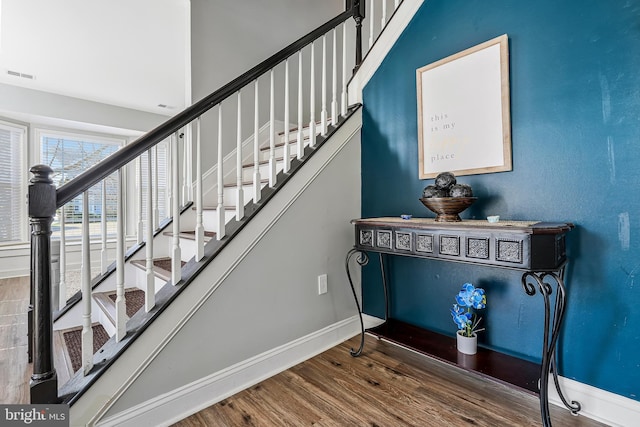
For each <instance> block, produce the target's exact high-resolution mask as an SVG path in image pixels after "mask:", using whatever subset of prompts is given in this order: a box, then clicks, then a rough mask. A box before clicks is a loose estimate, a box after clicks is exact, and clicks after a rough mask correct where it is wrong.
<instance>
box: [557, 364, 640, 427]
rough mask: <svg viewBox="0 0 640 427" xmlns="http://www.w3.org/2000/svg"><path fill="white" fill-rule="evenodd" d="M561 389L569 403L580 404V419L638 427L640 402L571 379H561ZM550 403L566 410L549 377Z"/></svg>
mask: <svg viewBox="0 0 640 427" xmlns="http://www.w3.org/2000/svg"><path fill="white" fill-rule="evenodd" d="M558 379H559V381H560V387H562V392H563V393H564V396H565V398H566V399H567V401H569V402H571V401H572V400H575V401H577V402H580V405H581V407H582V409H581V410H580V412H579V413H578V416H579V417H587V418H591V419H594V420H596V421H599V422H601V423H604V424H606V425H608V426H612V427H631V426H637V425H638V420H640V402H638V401H636V400H633V399H629V398H627V397H623V396H620V395H618V394H614V393H611V392H608V391H605V390H601V389H599V388H596V387H592V386H590V385H587V384H583V383H580V382H578V381H574V380H572V379H569V378H564V377H559V378H558ZM549 402H550V403H552V404H554V405H557V406H560V407H562V408H564V405H563V404H562V401H561V400H560V396H558V392H557V391H556V388H555V386H554V385H553V377H552V376H551V375H549Z"/></svg>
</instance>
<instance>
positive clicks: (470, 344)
mask: <svg viewBox="0 0 640 427" xmlns="http://www.w3.org/2000/svg"><path fill="white" fill-rule="evenodd" d="M456 340H457V347H458V351H459V352H460V353H464V354H476V353H477V352H478V336H477V335H476V334H475V333H474V334H473V336H471V337H465V336H464V335H462V331H458V333H457V334H456Z"/></svg>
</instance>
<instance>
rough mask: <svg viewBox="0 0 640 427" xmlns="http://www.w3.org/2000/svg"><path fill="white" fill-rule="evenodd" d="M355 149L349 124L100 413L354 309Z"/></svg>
mask: <svg viewBox="0 0 640 427" xmlns="http://www.w3.org/2000/svg"><path fill="white" fill-rule="evenodd" d="M325 148H328V147H323V148H322V149H325ZM359 159H360V135H359V133H358V134H356V135H355V136H354V137H353V138H351V140H350V142H349V143H348V144H347V145H346V146H345V147H344V148H343V149H342V151H341V152H340V153H339V154H338V156H336V157H335V158H334V159H333V160H331V162H330V163H329V164H328V166H327V167H326V168H325V169H324V170H323V171H322V172H321V173H320V174H319V175H318V176H317V178H315V180H314V181H313V182H312V183H311V184H310V186H309V187H308V188H307V189H306V190H305V191H304V192H303V193H302V194H301V195H300V197H299V198H298V199H297V200H295V202H294V203H293V204H292V205H291V206H290V207H289V208H288V209H287V210H286V211H285V212H284V214H283V216H282V217H281V218H280V219H279V220H278V222H276V223H275V225H274V226H273V227H272V228H271V229H270V230H269V231H268V232H267V233H266V234H265V235H264V236H263V237H262V238H261V239H260V241H259V242H258V243H257V245H256V246H255V247H253V248H252V249H251V251H250V252H249V253H248V255H247V256H246V257H245V258H244V259H243V260H242V262H241V263H240V264H239V265H238V266H237V267H236V268H235V269H234V270H233V271H232V272H231V274H230V275H229V276H228V277H227V278H226V279H225V280H224V282H223V283H222V284H221V286H220V287H219V288H218V289H217V290H216V291H215V292H214V293H213V295H212V296H211V297H210V298H209V299H208V300H207V301H206V302H205V303H204V305H203V306H202V307H201V308H200V309H199V310H198V311H197V313H195V314H194V316H193V317H191V318H190V319H189V320H188V322H187V323H186V324H185V325H184V327H183V328H182V329H181V330H180V332H179V333H178V335H176V336H175V337H174V338H173V339H172V341H171V342H170V343H169V344H168V345H167V346H166V347H165V348H164V350H163V351H162V352H161V353H160V354H159V355H158V356H157V357H156V358H155V359H154V360H153V361H152V362H151V364H150V365H149V366H148V367H147V368H146V369H145V370H144V372H143V373H142V374H141V375H140V377H138V378H137V379H136V380H135V381H134V382H133V384H132V385H131V386H130V387H129V388H128V389H127V391H126V392H125V393H124V394H123V395H122V396H120V397H119V399H118V401H117V402H116V403H115V404H114V406H112V407H111V408H110V410H109V411H108V413H107V414H106V417H109V416H111V415H114V414H117V413H119V412H121V411H124V410H126V409H128V408H131V407H133V406H135V405H137V404H140V403H143V402H146V401H147V400H149V399H152V398H154V397H156V396H159V395H162V394H163V393H167V392H170V391H172V390H175V389H176V388H179V387H181V386H184V385H186V384H189V383H191V382H193V381H196V380H198V379H201V378H203V377H206V376H208V375H211V374H213V373H215V372H217V371H220V370H221V369H223V368H226V367H229V366H231V365H233V364H235V363H239V362H241V361H243V360H246V359H248V358H250V357H253V356H256V355H258V354H261V353H263V352H265V351H267V350H270V349H273V348H275V347H278V346H280V345H283V344H286V343H288V342H291V341H293V340H294V339H297V338H300V337H302V336H305V335H307V334H310V333H312V332H315V331H318V330H320V329H322V328H324V327H326V326H328V325H331V324H334V323H336V322H338V321H341V320H344V319H346V318H348V317H350V316H353V315H354V314H355V307H354V303H353V297H352V296H351V290H350V288H349V285H348V282H347V280H346V274H345V272H344V257H345V255H346V253H347V252H348V250H349V249H350V248H351V247H352V245H353V230H352V226H351V225H350V223H349V221H350V220H351V219H353V218H356V217H358V216H359V213H360V167H359ZM312 160H313V159H312ZM306 166H308V165H306ZM306 166H305V167H306ZM295 178H296V177H294V179H295ZM212 266H213V265H211V266H210V267H209V269H211V267H212ZM323 273H327V274H328V293H327V294H325V295H318V294H317V276H318V275H320V274H323ZM216 274H217V273H214V272H212V273H211V274H210V275H211V276H215V275H216ZM210 275H207V273H206V272H205V273H204V275H201V276H202V277H208V276H210ZM187 291H189V289H187V290H185V292H187ZM181 296H182V295H181ZM185 296H186V295H185ZM179 299H180V298H178V300H177V301H176V302H179Z"/></svg>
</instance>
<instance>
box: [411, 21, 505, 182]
mask: <svg viewBox="0 0 640 427" xmlns="http://www.w3.org/2000/svg"><path fill="white" fill-rule="evenodd" d="M416 83H417V89H418V142H419V162H420V165H419V175H420V179H428V178H434V177H435V176H436V175H438V174H439V173H440V172H445V171H449V172H453V173H454V174H455V175H474V174H481V173H491V172H503V171H510V170H512V166H511V119H510V114H509V48H508V38H507V35H506V34H504V35H502V36H500V37H497V38H495V39H492V40H489V41H487V42H485V43H482V44H480V45H477V46H474V47H472V48H470V49H467V50H464V51H462V52H459V53H456V54H455V55H452V56H449V57H447V58H444V59H442V60H440V61H437V62H434V63H432V64H429V65H426V66H424V67H421V68H419V69H418V70H417V71H416Z"/></svg>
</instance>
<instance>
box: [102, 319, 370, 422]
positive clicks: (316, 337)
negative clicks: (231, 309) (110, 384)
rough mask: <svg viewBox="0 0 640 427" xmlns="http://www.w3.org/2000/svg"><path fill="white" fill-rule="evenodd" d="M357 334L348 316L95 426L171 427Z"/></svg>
mask: <svg viewBox="0 0 640 427" xmlns="http://www.w3.org/2000/svg"><path fill="white" fill-rule="evenodd" d="M364 320H365V327H366V328H370V327H373V326H375V325H377V324H379V323H380V321H381V320H380V319H378V318H376V317H371V316H366V315H365V316H364ZM359 333H360V320H359V319H358V316H353V317H350V318H348V319H345V320H342V321H340V322H337V323H334V324H333V325H330V326H327V327H325V328H323V329H321V330H319V331H316V332H313V333H311V334H309V335H307V336H304V337H301V338H298V339H296V340H294V341H291V342H289V343H287V344H284V345H282V346H279V347H276V348H274V349H272V350H269V351H266V352H264V353H262V354H259V355H257V356H254V357H252V358H250V359H247V360H245V361H243V362H240V363H237V364H235V365H233V366H230V367H228V368H226V369H224V370H222V371H219V372H217V373H215V374H212V375H210V376H208V377H206V378H202V379H200V380H198V381H194V382H193V383H191V384H188V385H186V386H184V387H181V388H180V389H176V390H174V391H172V392H171V393H167V394H164V395H162V396H158V397H157V398H155V399H152V400H148V401H147V402H144V403H142V404H140V405H137V406H135V407H133V408H131V409H129V410H127V411H124V412H121V413H119V414H117V415H115V416H112V417H110V418H108V419H104V420H101V421H100V422H98V424H97V425H98V426H114V427H115V426H118V427H126V426H131V427H138V426H140V425H153V426H168V425H171V424H173V423H175V422H177V421H179V420H181V419H184V418H186V417H188V416H189V415H192V414H195V413H196V412H198V411H201V410H203V409H204V408H206V407H208V406H211V405H213V404H215V403H217V402H219V401H221V400H223V399H226V398H227V397H229V396H232V395H234V394H236V393H238V392H240V391H242V390H245V389H247V388H249V387H251V386H253V385H255V384H257V383H259V382H261V381H264V380H266V379H267V378H270V377H272V376H274V375H276V374H278V373H280V372H282V371H285V370H287V369H289V368H291V367H292V366H295V365H297V364H298V363H301V362H303V361H305V360H307V359H310V358H312V357H313V356H316V355H318V354H320V353H322V352H323V351H326V350H328V349H330V348H332V347H334V346H336V345H338V344H340V343H342V342H344V341H346V340H348V339H349V338H351V337H353V336H355V335H357V334H359Z"/></svg>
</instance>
